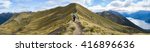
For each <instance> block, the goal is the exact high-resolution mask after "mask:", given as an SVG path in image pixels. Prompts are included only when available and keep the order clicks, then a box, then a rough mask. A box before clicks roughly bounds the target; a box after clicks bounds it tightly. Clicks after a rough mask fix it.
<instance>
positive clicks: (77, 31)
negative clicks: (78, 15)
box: [73, 22, 82, 35]
mask: <svg viewBox="0 0 150 52" xmlns="http://www.w3.org/2000/svg"><path fill="white" fill-rule="evenodd" d="M73 25H74V26H75V30H74V31H73V34H74V35H82V26H81V23H80V22H73Z"/></svg>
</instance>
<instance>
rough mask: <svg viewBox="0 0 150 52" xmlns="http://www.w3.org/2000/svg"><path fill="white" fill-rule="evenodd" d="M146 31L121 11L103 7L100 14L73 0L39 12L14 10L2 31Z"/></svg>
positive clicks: (0, 31)
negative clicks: (65, 4) (107, 9)
mask: <svg viewBox="0 0 150 52" xmlns="http://www.w3.org/2000/svg"><path fill="white" fill-rule="evenodd" d="M138 33H146V31H144V30H143V29H141V28H140V27H138V26H136V25H135V24H133V23H132V22H130V21H129V20H128V19H126V18H125V17H123V16H122V15H121V14H119V13H117V12H114V11H104V12H102V13H99V14H95V13H94V12H92V11H90V10H88V9H87V8H85V7H83V6H81V5H79V4H76V3H71V4H69V5H67V6H65V7H56V8H53V9H49V10H44V11H38V12H22V13H17V14H14V15H13V16H12V17H11V18H10V19H8V20H7V21H6V22H5V23H4V24H3V25H0V34H6V35H7V34H8V35H10V34H14V35H20V34H23V35H24V34H25V35H39V34H40V35H57V34H58V35H63V34H69V35H94V34H98V35H99V34H102V35H107V34H108V35H119V34H121V35H122V34H138Z"/></svg>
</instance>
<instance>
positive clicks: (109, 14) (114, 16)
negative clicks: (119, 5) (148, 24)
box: [97, 10, 145, 31]
mask: <svg viewBox="0 0 150 52" xmlns="http://www.w3.org/2000/svg"><path fill="white" fill-rule="evenodd" d="M97 14H99V15H101V16H103V17H105V18H107V19H109V20H111V21H113V22H116V23H118V24H121V25H125V26H130V27H133V28H136V29H139V30H141V31H145V30H143V29H142V28H140V27H139V26H137V25H135V24H134V23H132V22H131V21H129V20H128V19H127V18H126V17H124V16H123V15H121V14H120V13H118V12H115V11H111V10H110V11H104V12H101V13H97Z"/></svg>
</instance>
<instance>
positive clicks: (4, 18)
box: [0, 13, 13, 24]
mask: <svg viewBox="0 0 150 52" xmlns="http://www.w3.org/2000/svg"><path fill="white" fill-rule="evenodd" d="M12 16H13V13H2V14H0V24H2V23H4V22H6V21H7V20H8V19H10V18H11V17H12Z"/></svg>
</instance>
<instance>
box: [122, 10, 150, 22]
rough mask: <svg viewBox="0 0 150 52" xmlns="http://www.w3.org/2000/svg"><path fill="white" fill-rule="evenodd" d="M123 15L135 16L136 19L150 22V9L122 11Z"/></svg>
mask: <svg viewBox="0 0 150 52" xmlns="http://www.w3.org/2000/svg"><path fill="white" fill-rule="evenodd" d="M121 14H122V15H124V16H125V17H131V18H135V19H139V20H143V21H145V22H147V23H150V11H143V10H141V11H137V12H134V13H125V12H124V13H121Z"/></svg>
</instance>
